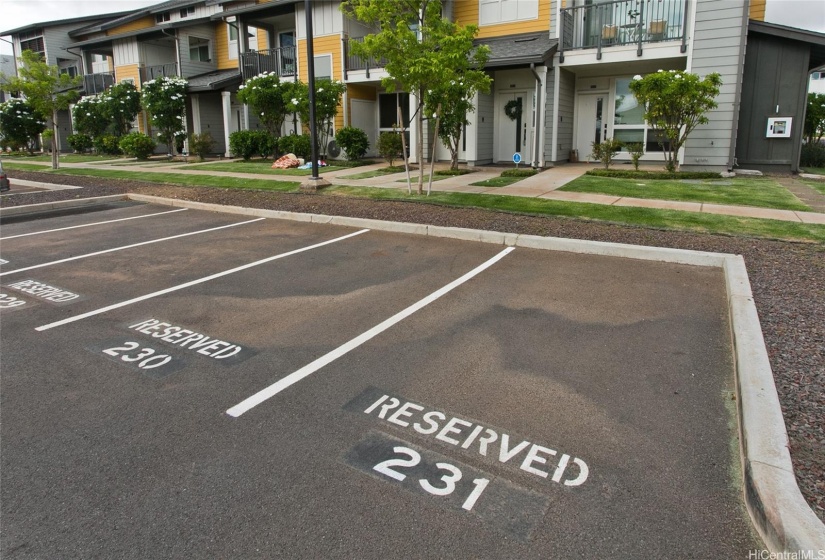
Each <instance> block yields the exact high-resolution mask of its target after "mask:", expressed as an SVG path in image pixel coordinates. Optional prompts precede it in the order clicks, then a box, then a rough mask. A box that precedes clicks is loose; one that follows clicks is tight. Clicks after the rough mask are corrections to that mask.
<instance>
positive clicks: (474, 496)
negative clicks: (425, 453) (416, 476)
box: [373, 445, 490, 511]
mask: <svg viewBox="0 0 825 560" xmlns="http://www.w3.org/2000/svg"><path fill="white" fill-rule="evenodd" d="M393 451H394V452H395V453H396V454H398V455H406V456H407V457H409V459H387V460H386V461H381V462H380V463H378V464H377V465H375V466H374V467H373V470H376V471H378V472H380V473H381V474H385V475H387V476H388V477H390V478H394V479H395V480H398V481H403V480H404V479H405V478H407V475H405V474H403V473H400V472H398V471H397V470H394V469H393V467H405V468H409V467H414V466H416V465H417V464H418V463H420V462H421V454H420V453H418V452H417V451H415V450H413V449H410V448H409V447H402V446H400V445H399V446H397V447H394V448H393ZM435 466H436V467H438V468H439V469H441V470H443V471H447V474H445V475H442V477H441V483H442V485H440V486H436V485H433V484H431V483H430V481H429V480H426V479H423V478H422V479H421V480H419V481H418V483H419V484H420V485H421V487H422V488H423V489H424V490H426V491H427V492H429V493H430V494H433V495H435V496H448V495H450V494H452V493H453V491H455V483H456V482H458V481H459V480H461V471H460V470H459V469H458V467H456V466H454V465H451V464H450V463H436V464H435ZM473 484H475V487H474V488H473V491H472V492H470V495H469V496H467V499H466V500H464V504H462V506H461V507H462V508H464V509H466V510H467V511H470V510H471V509H473V506H474V505H475V503H476V501H478V499H479V497H481V493H482V492H484V489H485V488H487V485H488V484H490V481H489V480H488V479H486V478H477V479H475V480H473Z"/></svg>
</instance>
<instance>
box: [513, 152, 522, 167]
mask: <svg viewBox="0 0 825 560" xmlns="http://www.w3.org/2000/svg"><path fill="white" fill-rule="evenodd" d="M513 163H515V164H516V169H518V164H520V163H521V154H520V153H518V152H516V153H514V154H513Z"/></svg>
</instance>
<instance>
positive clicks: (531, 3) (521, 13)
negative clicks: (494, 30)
mask: <svg viewBox="0 0 825 560" xmlns="http://www.w3.org/2000/svg"><path fill="white" fill-rule="evenodd" d="M538 17H539V2H538V0H518V2H513V1H511V0H478V24H479V25H495V24H497V23H507V22H511V21H519V20H526V19H537V18H538Z"/></svg>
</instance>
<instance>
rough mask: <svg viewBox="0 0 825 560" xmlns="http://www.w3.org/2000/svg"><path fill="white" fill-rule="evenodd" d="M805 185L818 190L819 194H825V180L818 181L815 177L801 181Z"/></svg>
mask: <svg viewBox="0 0 825 560" xmlns="http://www.w3.org/2000/svg"><path fill="white" fill-rule="evenodd" d="M803 182H804V183H805V184H806V185H808V186H809V187H811V188H812V189H814V190H816V191H818V192H819V193H820V194H825V181H819V180H816V179H812V180H807V181H803Z"/></svg>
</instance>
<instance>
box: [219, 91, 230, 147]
mask: <svg viewBox="0 0 825 560" xmlns="http://www.w3.org/2000/svg"><path fill="white" fill-rule="evenodd" d="M221 106H222V108H223V139H224V142H225V143H226V144H225V145H226V152H225V153H224V155H225V156H226V157H231V156H232V154H231V153H230V152H229V134H230V133H231V132H232V129H231V126H232V93H231V92H228V91H222V92H221Z"/></svg>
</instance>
